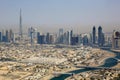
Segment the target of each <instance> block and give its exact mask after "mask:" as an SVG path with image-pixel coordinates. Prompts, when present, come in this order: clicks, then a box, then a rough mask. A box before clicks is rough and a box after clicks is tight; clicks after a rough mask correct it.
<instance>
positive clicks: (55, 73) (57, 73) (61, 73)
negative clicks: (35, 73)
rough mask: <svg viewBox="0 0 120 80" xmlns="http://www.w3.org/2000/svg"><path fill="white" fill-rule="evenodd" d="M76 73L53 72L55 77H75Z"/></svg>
mask: <svg viewBox="0 0 120 80" xmlns="http://www.w3.org/2000/svg"><path fill="white" fill-rule="evenodd" d="M74 74H75V73H65V72H53V75H55V76H59V75H71V76H73V75H74Z"/></svg>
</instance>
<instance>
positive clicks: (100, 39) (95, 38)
mask: <svg viewBox="0 0 120 80" xmlns="http://www.w3.org/2000/svg"><path fill="white" fill-rule="evenodd" d="M92 43H93V45H98V46H104V44H105V36H104V33H103V31H102V27H101V26H99V27H98V35H96V28H95V26H94V27H93V30H92Z"/></svg>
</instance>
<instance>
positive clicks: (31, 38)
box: [30, 27, 35, 45]
mask: <svg viewBox="0 0 120 80" xmlns="http://www.w3.org/2000/svg"><path fill="white" fill-rule="evenodd" d="M34 33H35V29H34V28H32V27H31V28H30V42H31V45H32V44H33V43H34V41H33V34H34Z"/></svg>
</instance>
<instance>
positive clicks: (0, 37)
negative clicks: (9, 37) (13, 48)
mask: <svg viewBox="0 0 120 80" xmlns="http://www.w3.org/2000/svg"><path fill="white" fill-rule="evenodd" d="M0 42H2V32H0Z"/></svg>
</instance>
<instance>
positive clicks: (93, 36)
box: [92, 26, 96, 44]
mask: <svg viewBox="0 0 120 80" xmlns="http://www.w3.org/2000/svg"><path fill="white" fill-rule="evenodd" d="M95 42H96V28H95V26H93V31H92V43H93V44H95Z"/></svg>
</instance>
